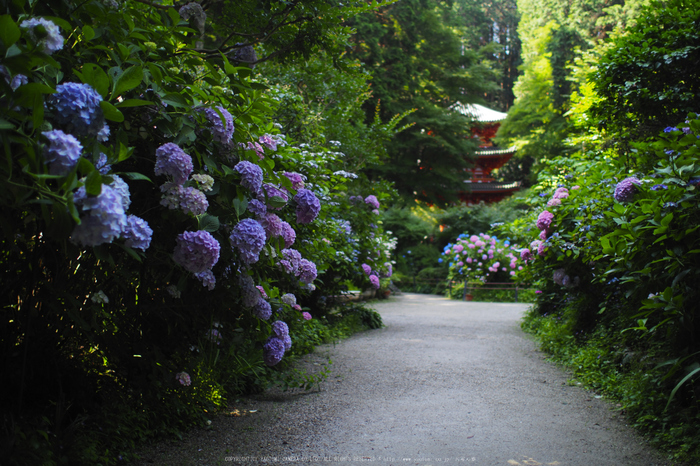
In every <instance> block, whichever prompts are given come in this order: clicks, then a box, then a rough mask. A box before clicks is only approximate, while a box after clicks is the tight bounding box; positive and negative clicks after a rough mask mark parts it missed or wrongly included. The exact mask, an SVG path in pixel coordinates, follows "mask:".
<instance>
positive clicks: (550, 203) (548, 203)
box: [547, 198, 561, 207]
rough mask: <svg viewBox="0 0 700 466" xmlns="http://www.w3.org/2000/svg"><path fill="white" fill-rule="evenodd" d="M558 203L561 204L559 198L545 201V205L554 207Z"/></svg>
mask: <svg viewBox="0 0 700 466" xmlns="http://www.w3.org/2000/svg"><path fill="white" fill-rule="evenodd" d="M559 205H561V199H555V198H552V199H550V200H549V201H547V207H556V206H559Z"/></svg>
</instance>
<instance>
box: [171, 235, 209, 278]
mask: <svg viewBox="0 0 700 466" xmlns="http://www.w3.org/2000/svg"><path fill="white" fill-rule="evenodd" d="M176 241H177V244H176V245H175V251H174V252H173V260H174V261H175V262H176V263H177V264H179V265H181V266H182V267H183V268H184V269H185V270H187V271H189V272H192V273H195V274H196V273H201V272H204V271H205V270H208V269H211V268H212V267H214V265H215V264H216V263H217V261H218V260H219V253H220V251H221V247H220V245H219V242H218V241H217V240H216V239H215V238H214V237H213V236H212V235H211V234H210V233H209V232H208V231H204V230H199V231H185V232H183V233H180V234H179V235H178V237H177V240H176Z"/></svg>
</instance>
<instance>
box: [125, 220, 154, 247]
mask: <svg viewBox="0 0 700 466" xmlns="http://www.w3.org/2000/svg"><path fill="white" fill-rule="evenodd" d="M122 236H123V237H124V238H125V239H126V241H125V242H124V244H126V245H127V246H129V247H130V248H133V249H140V250H142V251H145V250H146V249H148V247H149V246H150V245H151V237H152V236H153V230H152V229H151V227H150V226H149V225H148V222H146V221H145V220H144V219H142V218H139V217H137V216H135V215H129V216H128V217H126V228H125V229H124V232H123V233H122Z"/></svg>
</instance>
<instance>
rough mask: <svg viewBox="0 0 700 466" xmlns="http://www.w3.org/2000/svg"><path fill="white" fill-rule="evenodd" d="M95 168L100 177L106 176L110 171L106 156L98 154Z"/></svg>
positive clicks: (101, 153) (110, 167)
mask: <svg viewBox="0 0 700 466" xmlns="http://www.w3.org/2000/svg"><path fill="white" fill-rule="evenodd" d="M95 168H97V170H98V171H99V172H100V174H102V175H106V174H107V173H109V171H110V170H111V169H112V166H111V165H110V164H109V160H108V159H107V156H106V155H105V154H104V152H100V158H99V159H97V164H96V165H95Z"/></svg>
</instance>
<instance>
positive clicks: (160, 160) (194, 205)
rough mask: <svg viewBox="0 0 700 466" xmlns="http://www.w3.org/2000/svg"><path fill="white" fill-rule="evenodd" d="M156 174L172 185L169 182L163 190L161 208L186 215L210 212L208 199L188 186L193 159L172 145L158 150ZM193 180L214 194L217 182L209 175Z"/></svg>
mask: <svg viewBox="0 0 700 466" xmlns="http://www.w3.org/2000/svg"><path fill="white" fill-rule="evenodd" d="M154 171H155V174H156V175H165V176H167V177H168V178H170V180H172V181H166V182H165V183H163V184H162V185H161V187H160V191H161V192H162V193H163V196H162V197H161V201H160V203H161V205H163V206H165V207H167V208H169V209H173V210H175V209H180V210H182V211H183V212H184V213H186V214H190V215H194V216H197V215H202V214H204V213H205V212H206V211H207V209H208V208H209V201H208V200H207V196H206V195H205V194H204V193H203V192H202V191H200V190H199V189H197V188H194V187H192V186H185V183H186V182H187V181H188V179H189V178H190V175H191V174H192V172H193V171H194V166H193V164H192V157H190V155H189V154H187V153H185V151H183V150H182V149H181V148H180V146H178V145H177V144H174V143H172V142H169V143H166V144H163V145H162V146H160V147H159V148H158V149H156V164H155V169H154ZM192 180H193V181H195V182H196V183H197V184H198V185H200V186H202V188H203V189H204V190H205V191H207V190H211V187H212V186H213V184H214V179H213V178H212V177H211V176H209V175H192Z"/></svg>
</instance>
